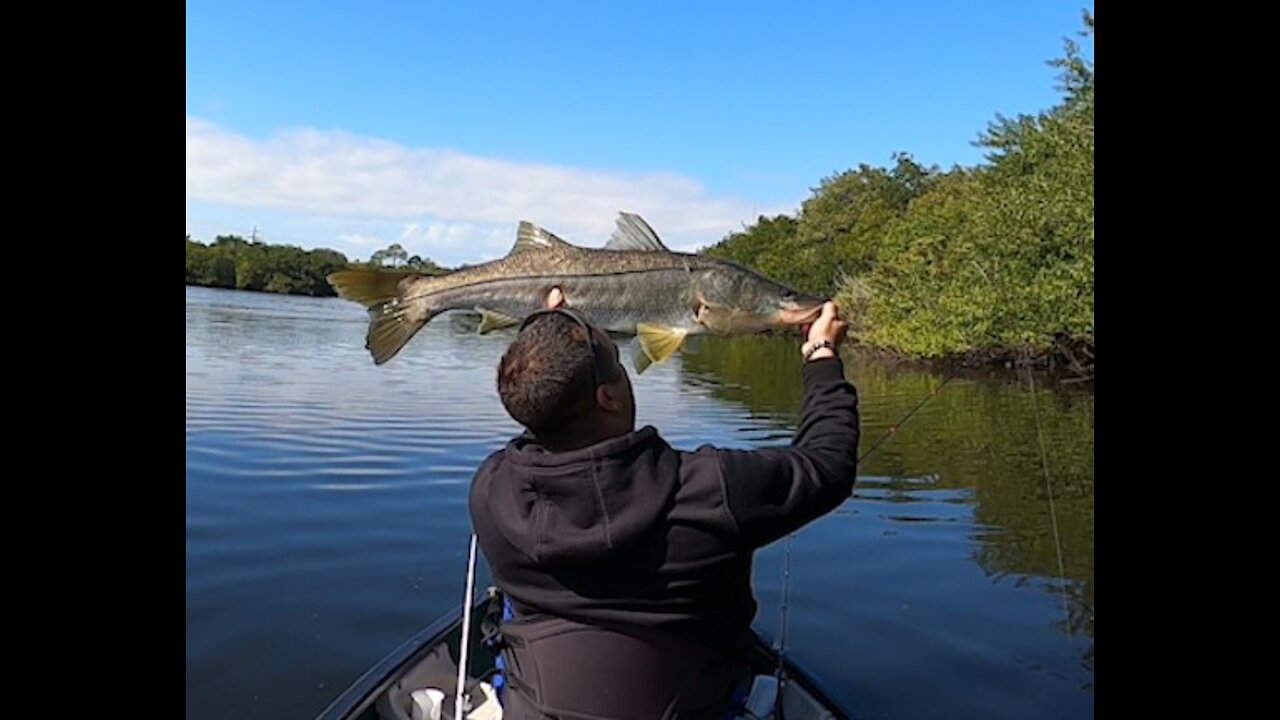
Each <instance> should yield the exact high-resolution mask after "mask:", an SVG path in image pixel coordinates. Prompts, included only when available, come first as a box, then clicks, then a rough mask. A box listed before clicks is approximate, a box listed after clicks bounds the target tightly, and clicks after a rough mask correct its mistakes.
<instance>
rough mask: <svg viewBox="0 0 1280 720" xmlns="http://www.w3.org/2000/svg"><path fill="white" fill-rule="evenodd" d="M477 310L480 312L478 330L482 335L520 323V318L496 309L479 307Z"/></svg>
mask: <svg viewBox="0 0 1280 720" xmlns="http://www.w3.org/2000/svg"><path fill="white" fill-rule="evenodd" d="M476 310H477V311H478V312H479V313H480V328H479V329H478V330H477V331H476V332H478V333H480V334H481V335H484V334H486V333H490V332H493V331H494V330H501V329H502V328H509V327H512V326H513V325H519V324H520V318H514V317H511V316H510V315H505V314H503V313H500V312H498V311H496V310H490V309H488V308H482V307H478V308H476Z"/></svg>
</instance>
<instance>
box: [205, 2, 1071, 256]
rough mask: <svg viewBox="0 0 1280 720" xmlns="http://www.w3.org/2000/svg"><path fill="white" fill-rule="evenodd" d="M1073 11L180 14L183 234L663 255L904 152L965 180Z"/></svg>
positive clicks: (461, 249) (571, 7) (909, 6)
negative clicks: (641, 244) (556, 240)
mask: <svg viewBox="0 0 1280 720" xmlns="http://www.w3.org/2000/svg"><path fill="white" fill-rule="evenodd" d="M1085 9H1088V10H1090V11H1092V9H1093V4H1092V2H1087V3H1084V2H1078V1H1076V0H1072V1H1062V0H1037V1H1035V2H1027V1H1026V0H1023V1H1022V2H1013V1H1003V0H1002V1H998V2H977V3H972V2H970V3H962V2H949V3H947V2H938V1H930V2H925V1H917V2H910V1H904V2H897V3H885V2H857V1H854V0H846V1H845V2H799V1H797V2H776V1H775V2H772V3H763V2H751V1H748V0H741V1H739V2H700V3H695V2H679V3H677V2H646V3H617V2H615V3H609V2H583V1H581V0H580V1H579V2H574V3H569V2H555V1H551V0H545V1H543V2H536V3H515V2H470V3H461V2H456V3H445V2H429V1H427V0H419V1H418V2H400V1H395V2H392V1H386V2H377V1H375V2H365V3H359V2H351V1H349V0H348V1H347V2H325V1H315V0H313V1H312V2H306V3H299V2H270V3H261V2H253V3H250V2H242V1H241V0H220V1H218V2H212V1H210V0H188V2H187V66H186V82H187V93H186V116H187V119H186V125H187V131H186V132H187V228H186V231H187V233H189V234H191V235H192V236H193V237H194V238H196V239H198V240H202V241H205V242H208V241H211V240H212V239H213V238H214V237H215V236H216V235H219V234H232V233H234V234H240V235H246V236H247V235H249V234H250V233H252V232H253V230H254V228H255V227H256V228H257V232H258V234H259V237H260V238H261V239H263V240H265V241H267V242H270V243H277V244H291V245H299V246H302V247H306V248H316V247H328V248H333V249H336V250H339V251H341V252H343V253H345V254H346V255H347V256H348V257H350V258H352V259H367V258H368V257H369V255H370V254H372V252H373V251H374V250H377V249H379V248H382V247H386V246H387V245H389V244H391V243H393V242H399V243H401V244H403V245H404V246H405V247H406V249H408V251H409V252H410V253H411V254H419V255H422V256H424V257H430V258H432V259H434V260H436V261H437V262H440V263H442V264H445V265H457V264H460V263H472V262H481V261H483V260H488V259H492V258H494V257H497V256H500V255H502V254H503V253H505V252H506V250H507V249H508V248H509V247H510V245H511V243H512V242H513V241H514V238H515V228H516V224H517V222H518V221H519V220H521V219H528V220H531V221H533V222H536V223H539V224H541V225H543V226H545V227H547V228H548V229H550V230H552V231H553V232H556V233H557V234H559V235H560V236H562V237H564V238H565V239H567V240H570V241H572V242H578V243H580V244H583V245H588V246H598V245H601V244H603V243H604V242H605V241H606V240H607V239H608V236H609V234H610V233H611V232H612V230H613V223H614V218H615V217H616V214H617V212H618V211H620V210H626V211H630V212H638V213H640V214H641V215H643V216H644V217H645V218H646V219H647V220H648V221H649V223H650V224H651V225H652V226H653V227H654V229H655V230H656V231H657V232H658V234H659V235H660V236H661V237H662V238H663V239H664V240H665V241H666V242H667V244H668V245H670V246H671V247H672V248H674V249H685V250H692V249H695V248H697V247H701V246H705V245H709V244H712V243H715V242H717V241H719V240H720V239H722V238H723V237H724V236H725V235H726V234H727V233H729V232H732V231H734V230H739V229H741V228H742V227H744V226H745V225H749V224H750V223H752V222H753V221H754V220H755V218H756V217H757V216H758V215H760V214H768V215H772V214H776V213H788V214H794V213H795V212H797V211H798V209H799V207H800V204H801V203H802V202H803V201H804V200H805V199H806V198H808V197H809V196H810V195H811V194H812V189H813V188H815V187H817V186H818V184H819V183H820V182H821V181H822V179H823V178H825V177H828V176H831V175H834V174H837V173H840V172H843V171H844V170H848V169H851V168H856V167H857V166H858V165H859V164H860V163H867V164H870V165H877V166H888V165H890V164H891V163H892V157H891V156H892V154H893V153H894V152H897V151H904V152H908V153H910V154H912V155H913V156H914V157H915V158H916V160H918V161H920V162H922V163H926V164H936V165H939V166H942V167H944V168H945V167H949V166H951V165H953V164H961V165H966V166H970V165H975V164H978V163H980V162H981V161H982V152H981V150H980V149H979V148H975V147H973V145H972V142H973V140H974V139H975V138H976V137H977V135H978V133H979V132H981V131H982V130H983V129H985V128H986V127H987V124H988V123H989V122H990V121H992V120H993V119H995V117H996V114H997V113H1000V114H1004V115H1016V114H1019V113H1034V112H1038V111H1040V110H1044V109H1047V108H1049V107H1051V106H1053V105H1054V104H1056V103H1057V102H1058V100H1059V93H1058V91H1057V89H1056V80H1055V76H1056V70H1055V69H1054V68H1051V67H1049V66H1048V65H1047V64H1046V62H1047V61H1048V60H1050V59H1052V58H1055V57H1059V56H1061V54H1062V52H1063V39H1064V38H1066V37H1068V36H1070V37H1073V38H1076V39H1077V41H1079V42H1081V43H1082V49H1083V50H1084V51H1085V53H1086V55H1087V56H1089V57H1092V54H1093V47H1092V40H1083V39H1081V38H1079V37H1078V36H1077V35H1076V33H1077V32H1078V31H1079V30H1080V29H1081V28H1082V22H1081V13H1082V11H1083V10H1085Z"/></svg>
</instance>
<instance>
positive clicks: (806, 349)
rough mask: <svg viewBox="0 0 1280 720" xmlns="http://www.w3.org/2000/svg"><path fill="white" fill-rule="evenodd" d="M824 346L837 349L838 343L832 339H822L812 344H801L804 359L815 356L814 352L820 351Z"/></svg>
mask: <svg viewBox="0 0 1280 720" xmlns="http://www.w3.org/2000/svg"><path fill="white" fill-rule="evenodd" d="M822 348H831V349H832V350H835V349H836V345H835V343H833V342H831V341H830V340H820V341H818V342H816V343H813V344H812V345H810V344H809V343H807V342H806V343H805V344H804V345H801V346H800V352H801V353H802V354H803V355H804V359H805V360H808V359H809V358H811V357H813V354H814V353H816V352H818V351H819V350H821V349H822Z"/></svg>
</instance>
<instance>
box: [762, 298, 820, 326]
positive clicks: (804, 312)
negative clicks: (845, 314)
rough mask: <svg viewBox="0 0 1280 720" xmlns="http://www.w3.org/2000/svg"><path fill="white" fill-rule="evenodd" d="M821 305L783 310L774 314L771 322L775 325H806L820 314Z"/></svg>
mask: <svg viewBox="0 0 1280 720" xmlns="http://www.w3.org/2000/svg"><path fill="white" fill-rule="evenodd" d="M822 305H823V303H818V304H816V305H814V306H812V307H794V308H783V309H781V310H779V311H778V312H776V313H774V315H773V321H774V323H775V324H777V325H808V324H809V323H812V322H813V321H815V320H817V319H818V316H819V315H821V314H822Z"/></svg>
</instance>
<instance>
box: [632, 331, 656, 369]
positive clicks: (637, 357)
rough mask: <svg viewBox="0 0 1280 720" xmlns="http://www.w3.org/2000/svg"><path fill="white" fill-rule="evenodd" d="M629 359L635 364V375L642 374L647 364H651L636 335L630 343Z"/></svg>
mask: <svg viewBox="0 0 1280 720" xmlns="http://www.w3.org/2000/svg"><path fill="white" fill-rule="evenodd" d="M631 361H632V362H633V363H634V364H635V368H636V374H637V375H643V374H644V371H645V370H648V369H649V366H650V365H652V364H653V361H652V360H650V359H649V354H648V353H647V352H645V350H644V347H643V346H642V345H641V343H640V338H638V337H637V338H636V340H635V341H634V342H632V343H631Z"/></svg>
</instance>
